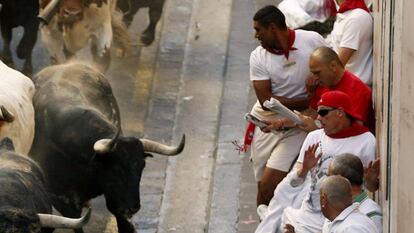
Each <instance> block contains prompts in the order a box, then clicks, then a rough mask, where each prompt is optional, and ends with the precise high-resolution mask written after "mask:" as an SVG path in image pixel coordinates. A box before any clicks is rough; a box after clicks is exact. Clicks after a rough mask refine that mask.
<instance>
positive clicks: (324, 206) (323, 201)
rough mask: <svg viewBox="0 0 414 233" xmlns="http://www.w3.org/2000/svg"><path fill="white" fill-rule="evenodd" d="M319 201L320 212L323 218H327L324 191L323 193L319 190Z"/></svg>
mask: <svg viewBox="0 0 414 233" xmlns="http://www.w3.org/2000/svg"><path fill="white" fill-rule="evenodd" d="M319 201H320V204H321V211H322V214H323V216H325V217H327V216H328V213H327V211H326V209H327V208H326V206H327V204H328V203H327V199H326V194H325V193H324V191H323V189H320V199H319Z"/></svg>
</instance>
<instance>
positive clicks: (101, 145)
mask: <svg viewBox="0 0 414 233" xmlns="http://www.w3.org/2000/svg"><path fill="white" fill-rule="evenodd" d="M33 80H34V82H35V85H36V93H35V95H34V98H33V104H34V108H35V125H36V128H35V139H34V142H33V146H32V150H31V152H30V154H31V156H32V157H33V158H34V159H35V160H36V161H37V162H38V163H39V164H40V166H41V167H42V169H43V170H44V172H45V176H46V186H47V188H48V191H49V192H51V193H53V195H52V202H53V204H54V207H55V208H56V209H57V210H59V211H60V212H61V213H62V214H64V215H65V216H69V217H78V216H79V215H80V210H81V208H82V206H84V205H85V204H86V203H87V202H88V201H89V200H90V199H91V198H94V197H97V196H99V195H101V194H103V195H104V196H105V200H106V205H107V208H108V210H109V211H110V212H111V213H112V214H114V216H115V218H116V220H117V224H118V230H119V232H135V229H134V227H133V225H132V224H131V223H130V222H129V221H128V218H130V217H131V216H132V215H133V214H134V213H136V212H137V211H138V210H139V208H140V196H139V182H140V179H141V173H142V170H143V169H144V166H145V160H144V159H145V158H146V157H147V156H149V154H147V153H146V152H156V153H159V154H165V155H175V154H178V153H180V152H181V151H182V149H183V148H184V137H183V139H182V141H181V143H180V145H179V146H178V147H170V146H166V145H162V144H160V143H157V142H154V141H150V140H145V139H141V140H140V139H138V138H136V137H126V136H123V135H122V133H121V130H120V125H121V124H120V116H119V109H118V105H117V102H116V100H115V98H114V96H113V94H112V90H111V87H110V85H109V82H108V81H107V80H106V78H105V77H104V76H103V75H102V74H101V73H99V72H97V71H95V69H93V68H90V67H88V66H86V65H83V64H77V63H72V64H64V65H57V66H51V67H48V68H45V69H43V70H42V71H40V72H39V73H38V74H37V75H36V76H35V77H34V79H33ZM77 232H82V231H81V230H78V231H77Z"/></svg>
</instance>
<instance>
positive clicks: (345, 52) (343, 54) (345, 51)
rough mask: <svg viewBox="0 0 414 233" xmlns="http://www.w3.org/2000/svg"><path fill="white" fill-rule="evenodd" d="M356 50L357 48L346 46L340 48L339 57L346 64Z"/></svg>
mask: <svg viewBox="0 0 414 233" xmlns="http://www.w3.org/2000/svg"><path fill="white" fill-rule="evenodd" d="M355 51H356V50H355V49H350V48H345V47H341V48H339V50H338V57H339V60H341V62H342V64H343V65H344V66H345V65H346V64H347V63H348V61H349V59H351V57H352V55H353V54H354V52H355Z"/></svg>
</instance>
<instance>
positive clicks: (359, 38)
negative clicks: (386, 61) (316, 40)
mask: <svg viewBox="0 0 414 233" xmlns="http://www.w3.org/2000/svg"><path fill="white" fill-rule="evenodd" d="M335 1H336V4H337V5H338V6H339V9H338V13H337V15H336V20H335V23H334V28H333V30H332V32H331V34H330V35H329V36H328V37H327V39H326V40H327V42H328V43H329V44H330V46H331V47H332V48H333V49H334V50H335V52H337V53H338V56H339V59H340V60H341V62H342V64H343V65H345V68H346V69H347V70H349V71H351V72H352V73H354V74H355V75H356V76H357V77H359V78H360V79H361V80H362V81H363V82H364V83H365V84H367V85H368V86H372V53H373V50H372V43H373V40H372V38H373V27H374V24H373V18H372V16H371V14H370V11H369V10H368V8H367V7H366V5H365V2H364V1H363V0H335Z"/></svg>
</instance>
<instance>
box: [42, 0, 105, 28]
mask: <svg viewBox="0 0 414 233" xmlns="http://www.w3.org/2000/svg"><path fill="white" fill-rule="evenodd" d="M107 1H108V0H40V8H41V9H43V10H41V11H40V13H39V15H38V18H39V19H40V20H41V22H42V23H43V24H48V23H49V21H50V19H52V17H53V16H54V15H55V14H56V13H58V15H59V22H60V23H62V24H65V25H71V24H73V23H74V22H76V21H79V20H81V19H82V18H83V10H84V8H85V7H88V6H89V5H90V4H92V3H95V4H96V5H97V6H98V7H101V6H102V4H104V3H105V4H107Z"/></svg>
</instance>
